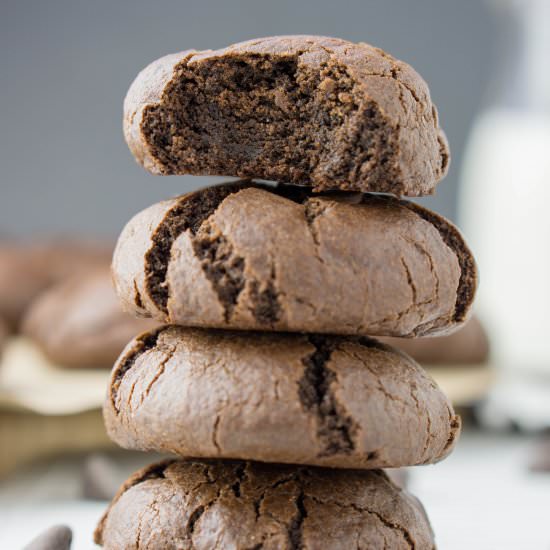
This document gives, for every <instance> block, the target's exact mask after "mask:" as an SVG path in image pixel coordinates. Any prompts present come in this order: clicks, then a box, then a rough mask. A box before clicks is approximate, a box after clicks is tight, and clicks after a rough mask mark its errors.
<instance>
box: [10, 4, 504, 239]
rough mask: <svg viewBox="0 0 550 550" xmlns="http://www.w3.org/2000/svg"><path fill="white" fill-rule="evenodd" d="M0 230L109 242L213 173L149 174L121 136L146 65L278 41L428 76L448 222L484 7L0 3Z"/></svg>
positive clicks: (484, 27) (489, 30)
mask: <svg viewBox="0 0 550 550" xmlns="http://www.w3.org/2000/svg"><path fill="white" fill-rule="evenodd" d="M0 6H1V7H0V75H1V80H0V99H1V101H0V125H1V126H0V128H1V129H0V167H1V172H0V174H1V176H0V178H1V200H0V232H1V233H4V234H6V233H8V234H15V235H18V234H21V235H25V234H30V233H33V232H36V231H40V232H46V233H48V232H73V233H92V234H97V235H113V236H114V235H116V234H117V232H118V231H119V230H120V229H121V227H122V226H123V225H124V223H125V222H126V221H127V220H128V219H129V218H130V216H131V215H132V214H133V213H135V212H136V211H138V210H140V209H142V208H143V207H145V206H147V205H149V204H151V203H153V202H156V201H158V200H160V199H163V198H166V197H169V196H172V195H175V194H179V193H181V192H184V191H187V190H189V189H193V188H195V187H197V186H199V185H204V184H205V183H207V182H209V181H213V178H196V177H190V176H187V177H169V178H166V177H164V178H162V177H153V176H150V175H149V174H147V173H146V172H145V171H143V170H142V169H141V168H140V167H139V166H138V165H137V164H136V163H135V162H134V161H133V159H132V157H131V155H130V153H129V152H128V149H127V147H126V145H125V143H124V140H123V137H122V131H121V110H122V100H123V97H124V94H125V92H126V90H127V88H128V86H129V84H130V83H131V81H132V79H133V78H134V77H135V75H136V74H137V72H138V71H139V70H140V69H141V68H143V67H144V66H145V65H146V64H148V63H149V62H150V61H152V60H153V59H155V58H157V57H159V56H161V55H164V54H166V53H169V52H174V51H180V50H183V49H186V48H197V49H205V48H218V47H223V46H226V45H228V44H230V43H232V42H236V41H240V40H244V39H248V38H253V37H258V36H263V35H272V34H292V33H294V34H297V33H300V34H324V35H331V36H339V37H342V38H346V39H349V40H352V41H366V42H370V43H373V44H375V45H377V46H380V47H382V48H384V49H386V50H388V51H389V52H390V53H392V54H394V55H395V56H397V57H399V58H401V59H403V60H405V61H407V62H409V63H411V64H412V65H413V66H414V67H415V68H416V69H417V70H418V71H419V72H420V73H421V74H422V75H423V76H424V78H425V79H426V80H427V81H428V82H429V84H430V88H431V92H432V96H433V98H434V100H435V102H436V104H437V105H438V108H439V111H440V115H441V121H442V124H443V127H444V128H445V130H446V132H447V135H448V138H449V141H450V143H451V148H452V152H453V162H452V165H451V172H450V175H449V176H448V177H447V179H446V180H445V181H444V182H443V183H442V184H441V185H440V187H439V189H438V192H437V196H436V197H434V198H430V199H427V200H424V201H423V202H424V203H426V204H428V205H430V206H431V207H433V208H435V209H437V210H439V211H440V212H441V213H443V214H445V215H447V216H449V217H451V218H453V217H454V215H455V196H456V187H457V179H458V178H457V176H458V172H459V167H460V161H461V152H462V148H463V144H464V141H465V139H466V137H467V132H468V128H469V126H470V124H471V121H472V118H473V116H474V115H475V113H476V111H477V110H478V108H479V107H480V104H481V101H482V97H483V93H484V91H485V89H486V87H487V78H488V74H489V73H490V67H491V60H492V58H493V50H494V47H493V43H494V34H495V28H494V24H493V20H492V17H491V14H490V13H489V11H488V9H487V6H486V5H485V3H484V2H483V1H482V0H461V1H457V0H371V1H367V0H350V1H346V0H340V1H335V0H307V1H297V0H271V1H266V0H242V1H223V0H219V1H208V0H203V1H189V2H185V1H169V0H161V1H153V0H148V1H147V0H94V1H90V0H86V1H84V0H51V1H39V0H36V1H34V2H31V1H24V0H23V1H15V0H13V1H12V0H10V1H6V0H0Z"/></svg>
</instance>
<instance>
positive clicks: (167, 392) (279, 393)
mask: <svg viewBox="0 0 550 550" xmlns="http://www.w3.org/2000/svg"><path fill="white" fill-rule="evenodd" d="M104 418H105V425H106V427H107V432H108V433H109V436H110V437H111V438H112V439H113V440H114V441H115V442H116V443H117V444H118V445H120V446H122V447H125V448H131V449H140V450H156V451H160V452H172V453H175V454H178V455H180V456H194V457H208V458H240V459H246V460H259V461H263V462H280V463H292V464H310V465H318V466H330V467H336V468H385V467H389V468H394V467H399V466H411V465H414V464H425V463H432V462H436V461H438V460H441V459H442V458H444V457H445V456H447V454H449V453H450V451H451V450H452V447H453V446H454V443H455V440H456V438H457V436H458V433H459V431H460V419H459V417H458V416H456V415H455V414H454V412H453V409H452V407H451V404H450V403H449V401H448V400H447V398H446V396H445V395H444V394H443V393H442V392H441V391H440V389H439V388H438V387H437V385H436V384H435V382H434V381H433V380H432V379H431V378H430V377H429V376H428V375H427V374H426V373H425V372H424V370H423V369H421V368H420V367H419V365H417V364H416V363H415V362H414V361H413V360H412V359H410V358H409V357H408V356H406V355H404V354H402V353H401V352H399V351H397V350H395V349H392V348H390V347H389V346H385V345H383V344H380V343H378V342H376V341H375V340H372V339H369V338H366V337H362V338H361V337H336V336H319V335H309V336H307V335H298V334H276V333H244V332H229V331H215V330H202V329H185V328H183V327H177V326H171V327H163V328H161V329H159V330H156V331H152V332H150V333H146V334H142V335H141V336H139V337H138V338H136V339H134V340H133V341H132V342H131V343H130V344H128V346H127V348H126V349H125V351H124V352H123V353H122V355H121V356H120V358H119V360H118V362H117V363H116V365H115V367H114V368H113V371H112V373H111V380H110V386H109V390H108V395H107V398H106V401H105V406H104Z"/></svg>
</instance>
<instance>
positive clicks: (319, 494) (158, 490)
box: [94, 460, 435, 550]
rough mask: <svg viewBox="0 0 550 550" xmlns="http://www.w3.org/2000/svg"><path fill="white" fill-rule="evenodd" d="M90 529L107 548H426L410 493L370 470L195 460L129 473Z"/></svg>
mask: <svg viewBox="0 0 550 550" xmlns="http://www.w3.org/2000/svg"><path fill="white" fill-rule="evenodd" d="M94 539H95V542H96V543H97V544H100V545H102V546H103V547H104V548H106V549H108V550H110V549H115V548H116V549H117V550H120V549H126V548H128V549H129V548H134V549H136V550H140V549H144V548H163V549H166V550H176V549H190V548H194V549H196V550H202V549H205V550H206V549H208V550H213V549H226V548H234V549H236V550H237V549H239V550H244V549H246V548H248V549H250V548H262V549H264V550H275V549H277V550H284V549H288V550H291V549H296V548H326V549H333V548H334V549H335V548H369V549H371V550H382V549H384V548H391V549H392V550H401V549H402V550H408V549H410V548H419V549H422V550H430V549H435V544H434V539H433V532H432V530H431V527H430V524H429V521H428V518H427V517H426V514H425V512H424V509H423V508H422V505H421V504H420V502H419V501H418V500H417V499H416V498H414V497H413V496H411V495H410V494H408V493H407V492H405V491H403V490H402V489H399V488H398V487H396V486H395V485H394V484H393V483H392V482H391V481H390V480H389V479H388V477H387V476H386V474H384V472H381V471H379V470H372V471H368V472H365V471H355V470H349V471H338V470H327V469H321V468H303V467H302V468H301V467H296V466H282V465H277V466H271V465H267V464H258V463H250V462H218V461H216V462H214V461H212V462H209V461H199V460H185V461H183V460H180V461H178V460H172V461H166V462H163V463H160V464H153V465H151V466H149V467H147V468H144V469H143V470H141V471H140V472H137V473H136V474H134V475H133V476H132V477H131V478H130V479H129V480H128V481H127V482H126V483H125V484H124V485H123V486H122V487H121V489H120V491H119V493H118V495H117V496H116V497H115V499H114V500H113V502H112V503H111V505H110V507H109V509H108V510H107V512H106V513H105V515H104V516H103V518H102V519H101V521H100V523H99V525H98V527H97V529H96V531H95V534H94Z"/></svg>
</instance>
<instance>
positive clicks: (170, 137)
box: [124, 36, 449, 196]
mask: <svg viewBox="0 0 550 550" xmlns="http://www.w3.org/2000/svg"><path fill="white" fill-rule="evenodd" d="M124 133H125V136H126V141H127V142H128V145H129V147H130V150H131V151H132V153H133V155H134V156H135V157H136V159H137V160H138V162H139V163H140V164H142V165H143V166H144V167H145V168H146V169H147V170H149V171H150V172H152V173H154V174H165V175H166V174H217V175H224V176H239V177H251V178H260V179H268V180H275V181H284V182H288V183H294V184H302V185H309V186H312V187H313V188H314V189H315V190H316V191H321V190H327V189H340V190H347V191H349V190H353V191H376V192H386V193H393V194H395V195H408V196H418V195H425V194H430V193H432V192H433V190H434V188H435V186H436V184H437V183H438V182H439V180H440V179H441V178H442V177H443V176H444V175H445V174H446V172H447V167H448V163H449V150H448V146H447V142H446V139H445V136H444V134H443V132H442V131H441V129H440V128H439V125H438V117H437V111H436V109H435V106H434V105H433V104H432V102H431V99H430V94H429V90H428V87H427V85H426V83H425V82H424V80H422V78H421V77H420V76H419V75H418V74H417V73H416V72H415V71H414V70H413V69H412V68H411V67H410V66H409V65H407V64H406V63H403V62H402V61H398V60H397V59H394V58H393V57H392V56H390V55H389V54H387V53H385V52H384V51H382V50H380V49H379V48H374V47H372V46H370V45H368V44H363V43H361V44H353V43H351V42H347V41H345V40H340V39H337V38H326V37H320V36H276V37H270V38H260V39H257V40H250V41H248V42H242V43H240V44H235V45H233V46H229V47H228V48H225V49H222V50H216V51H211V50H207V51H204V52H197V51H193V50H188V51H184V52H181V53H179V54H173V55H168V56H166V57H163V58H161V59H158V60H157V61H155V62H153V63H152V64H151V65H149V66H148V67H147V68H146V69H144V70H143V71H142V72H141V73H140V74H139V75H138V77H137V78H136V80H135V81H134V83H133V84H132V86H131V87H130V90H129V91H128V94H127V96H126V100H125V102H124Z"/></svg>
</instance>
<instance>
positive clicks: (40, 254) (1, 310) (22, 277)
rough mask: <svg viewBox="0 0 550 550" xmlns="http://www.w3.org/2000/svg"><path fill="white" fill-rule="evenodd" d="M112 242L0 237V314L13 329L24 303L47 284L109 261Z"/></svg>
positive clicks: (15, 329)
mask: <svg viewBox="0 0 550 550" xmlns="http://www.w3.org/2000/svg"><path fill="white" fill-rule="evenodd" d="M112 251H113V244H112V243H109V242H103V241H94V240H91V239H68V238H51V239H46V240H45V239H41V240H38V241H30V240H28V241H23V240H20V241H19V240H6V239H5V240H2V241H0V316H2V317H3V318H4V319H5V320H6V323H7V324H8V326H9V328H10V331H12V332H17V331H18V330H19V327H20V323H21V319H22V318H23V316H24V314H25V311H26V309H27V307H28V306H29V305H30V303H31V302H32V301H33V300H34V298H36V296H38V294H40V293H41V292H42V291H43V290H45V289H46V288H48V287H49V286H51V285H53V284H55V283H57V282H59V281H61V280H63V279H66V278H67V277H70V276H73V275H77V274H79V273H86V272H88V271H89V270H90V269H92V268H95V267H97V266H100V265H105V266H107V265H109V264H110V261H111V255H112Z"/></svg>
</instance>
